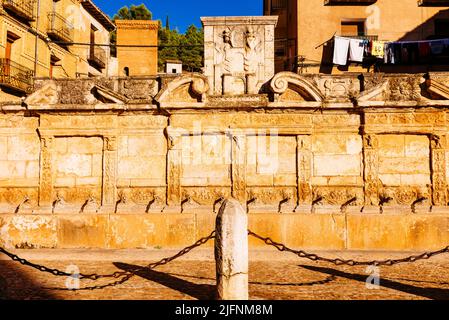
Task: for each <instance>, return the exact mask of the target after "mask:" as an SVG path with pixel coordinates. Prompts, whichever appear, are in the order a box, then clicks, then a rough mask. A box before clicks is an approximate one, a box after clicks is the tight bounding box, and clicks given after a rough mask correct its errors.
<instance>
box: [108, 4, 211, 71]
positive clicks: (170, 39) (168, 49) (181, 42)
mask: <svg viewBox="0 0 449 320" xmlns="http://www.w3.org/2000/svg"><path fill="white" fill-rule="evenodd" d="M152 17H153V15H152V13H151V11H150V10H149V9H148V8H147V7H146V6H145V5H144V4H141V5H138V6H135V5H131V6H130V7H129V8H128V7H126V6H125V7H123V8H121V9H120V10H119V11H118V12H117V13H116V14H115V15H114V17H113V18H112V19H113V20H114V21H115V20H151V19H152ZM158 37H159V40H158V45H159V50H158V67H159V70H161V71H162V70H163V68H164V63H165V61H166V60H181V61H182V62H183V68H184V70H186V71H190V72H200V71H201V68H202V66H203V55H204V48H203V30H202V29H198V28H197V27H196V26H195V25H193V24H192V25H191V26H190V27H189V28H188V29H187V31H186V33H185V34H181V33H179V31H178V30H177V29H170V24H169V17H168V16H167V18H166V23H165V27H162V23H161V22H160V23H159V31H158ZM116 43H117V34H116V33H115V32H113V33H111V44H112V47H111V54H112V55H113V56H116V54H117V51H116V47H115V46H114V44H116Z"/></svg>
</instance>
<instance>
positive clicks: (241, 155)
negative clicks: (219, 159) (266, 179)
mask: <svg viewBox="0 0 449 320" xmlns="http://www.w3.org/2000/svg"><path fill="white" fill-rule="evenodd" d="M231 139H232V141H231V145H232V164H231V177H232V197H233V198H234V199H236V200H238V201H239V202H240V203H243V204H246V198H247V197H246V136H245V135H244V134H232V136H231Z"/></svg>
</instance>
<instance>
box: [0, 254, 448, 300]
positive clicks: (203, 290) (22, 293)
mask: <svg viewBox="0 0 449 320" xmlns="http://www.w3.org/2000/svg"><path fill="white" fill-rule="evenodd" d="M14 252H15V253H17V254H19V255H22V256H24V257H25V258H27V259H31V260H32V261H33V262H37V263H41V264H45V265H46V266H49V267H56V268H60V269H62V270H65V269H66V268H67V266H68V265H71V264H74V265H76V266H78V267H79V269H80V271H81V272H82V273H94V272H97V273H109V272H114V271H117V270H123V269H125V270H126V269H127V268H130V267H131V266H136V265H137V266H143V265H146V264H148V263H149V262H151V261H156V260H158V259H159V258H161V257H164V256H170V255H171V254H173V252H175V251H169V250H159V251H158V250H153V251H146V250H140V251H139V250H128V251H118V250H115V251H99V250H97V251H92V250H91V251H88V250H84V251H83V250H53V251H52V250H33V251H22V250H16V251H14ZM320 254H321V255H325V256H328V257H337V256H338V257H342V258H356V259H362V260H371V259H382V258H387V257H388V258H398V257H404V256H407V255H409V253H401V254H400V253H394V254H391V253H390V254H387V253H379V252H376V253H348V252H320ZM114 261H115V262H114ZM250 261H251V262H250V270H249V272H250V276H249V278H250V286H249V290H250V298H251V299H254V300H259V299H273V300H277V299H282V300H304V299H344V300H346V299H357V300H358V299H363V300H365V299H447V300H449V256H448V255H445V256H444V255H443V256H439V257H436V258H434V259H431V260H426V261H421V262H416V263H413V264H404V265H396V266H393V267H382V268H381V269H380V277H381V280H380V288H379V289H377V290H369V289H367V288H366V279H367V277H368V275H367V273H366V267H345V266H333V265H327V264H322V263H315V262H312V261H307V260H302V259H299V258H297V257H295V256H292V255H288V254H286V253H278V252H276V251H271V250H267V251H252V252H251V253H250ZM65 281H66V278H64V277H62V278H61V277H54V276H52V275H50V274H46V273H42V272H39V271H37V270H34V269H31V268H29V267H26V266H22V265H19V264H17V263H15V262H12V261H8V260H7V259H6V258H5V257H4V256H3V257H0V297H2V298H8V299H96V300H98V299H101V300H103V299H106V300H109V299H139V300H142V299H151V300H158V299H164V300H166V299H170V300H172V299H173V300H178V299H185V300H191V299H202V300H204V299H212V298H213V297H214V288H215V287H214V285H215V264H214V261H213V250H212V249H210V248H209V249H207V248H206V249H197V250H196V251H195V252H192V253H191V254H189V255H187V256H185V257H183V258H181V259H179V260H176V261H173V262H171V263H170V264H169V265H166V266H162V267H159V268H157V269H156V270H153V271H145V272H140V273H138V274H137V275H136V276H135V277H133V278H131V279H130V280H129V281H127V282H126V283H124V284H121V285H117V286H114V287H109V288H106V289H103V290H93V291H92V290H81V291H67V290H65ZM108 281H110V280H101V281H98V283H97V282H93V281H86V280H83V281H81V287H85V286H92V285H95V284H106V283H108ZM112 281H113V280H112Z"/></svg>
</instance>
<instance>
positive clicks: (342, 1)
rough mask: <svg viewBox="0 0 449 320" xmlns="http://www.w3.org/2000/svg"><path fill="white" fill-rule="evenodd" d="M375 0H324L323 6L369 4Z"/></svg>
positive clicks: (375, 0)
mask: <svg viewBox="0 0 449 320" xmlns="http://www.w3.org/2000/svg"><path fill="white" fill-rule="evenodd" d="M376 2H377V0H324V5H325V6H369V5H372V4H374V3H376Z"/></svg>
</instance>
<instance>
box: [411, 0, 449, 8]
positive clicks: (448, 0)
mask: <svg viewBox="0 0 449 320" xmlns="http://www.w3.org/2000/svg"><path fill="white" fill-rule="evenodd" d="M418 6H420V7H447V6H449V0H418Z"/></svg>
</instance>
